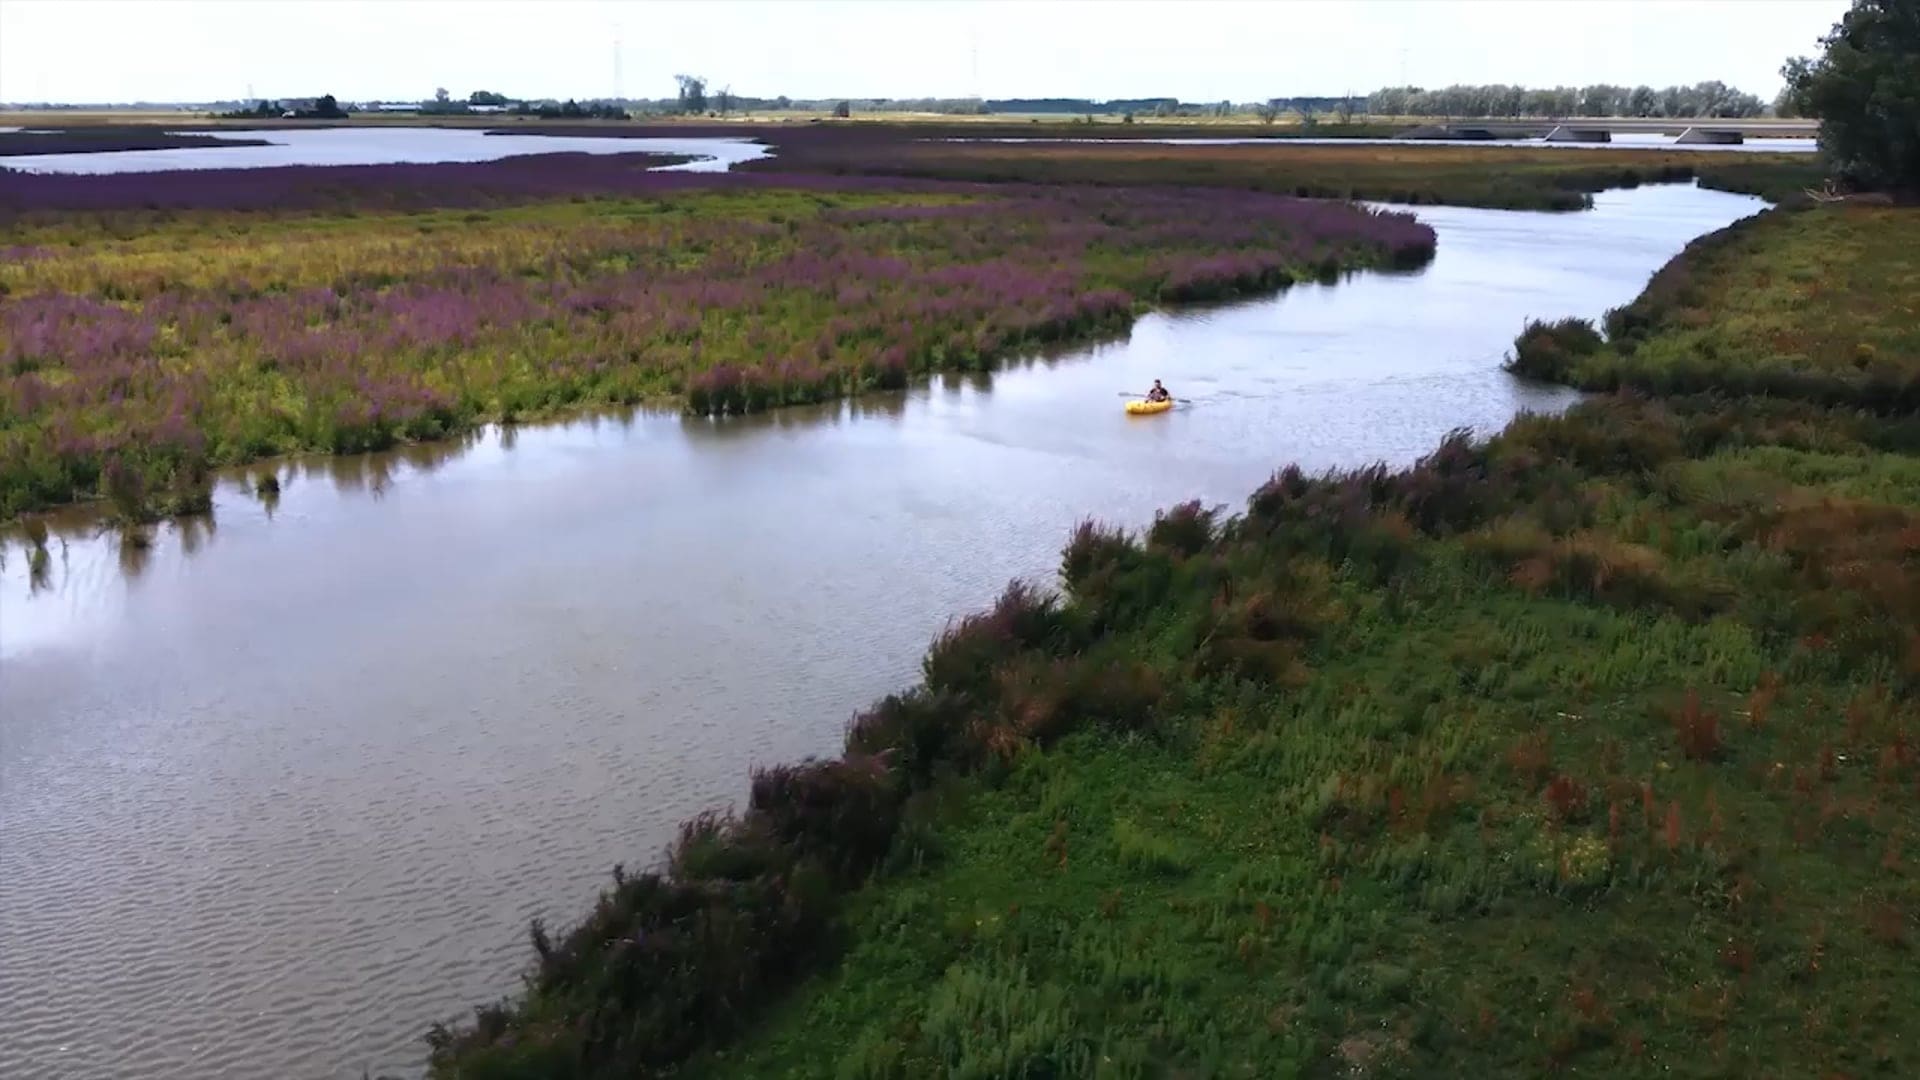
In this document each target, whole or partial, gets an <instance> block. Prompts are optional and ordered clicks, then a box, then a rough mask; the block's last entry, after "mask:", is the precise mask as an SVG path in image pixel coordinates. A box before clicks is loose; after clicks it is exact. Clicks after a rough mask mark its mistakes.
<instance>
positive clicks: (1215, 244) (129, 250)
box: [0, 155, 1433, 517]
mask: <svg viewBox="0 0 1920 1080" xmlns="http://www.w3.org/2000/svg"><path fill="white" fill-rule="evenodd" d="M1432 250H1433V233H1432V231H1431V230H1429V229H1428V228H1426V227H1425V226H1423V225H1420V224H1418V223H1416V222H1415V221H1413V220H1412V219H1411V218H1408V217H1405V216H1399V215H1388V214H1377V213H1372V212H1369V211H1366V210H1363V209H1360V208H1356V207H1352V206H1348V205H1344V204H1340V203H1328V202H1308V201H1302V200H1296V199H1289V198H1283V197H1276V196H1271V195H1264V194H1259V193H1252V192H1227V191H1218V190H1215V191H1188V190H1179V189H1145V188H1141V189H1088V188H1063V187H1040V186H1007V185H1002V186H995V187H975V186H967V185H953V184H934V183H924V182H906V181H898V182H896V181H886V180H873V179H839V178H820V177H801V178H789V177H781V176H767V175H760V176H753V177H729V176H695V175H691V174H663V173H648V172H645V171H643V170H642V169H641V168H640V167H638V166H636V165H634V164H633V163H631V162H628V161H626V160H625V159H622V158H583V157H580V156H575V155H565V156H558V155H557V156H554V157H550V158H543V159H542V158H519V159H510V160H508V161H502V162H493V163H487V164H483V165H446V166H391V167H383V166H375V167H364V168H346V169H304V168H298V169H275V170H235V171H232V172H205V173H194V174H158V175H149V176H141V177H130V176H102V177H42V176H25V175H21V174H6V173H0V251H4V252H5V253H6V256H7V257H6V259H5V260H4V262H0V517H5V516H10V515H12V514H16V513H19V512H21V511H24V510H31V509H34V508H38V507H43V506H48V505H52V504H57V503H62V502H69V501H73V500H76V499H82V498H87V497H90V496H93V495H95V494H97V493H99V492H100V490H101V488H102V485H103V478H104V477H131V478H132V483H133V484H134V486H136V487H137V488H139V489H140V490H144V491H155V492H158V491H164V490H166V489H168V488H169V487H172V486H175V485H178V484H179V483H181V482H182V481H183V480H184V479H186V478H189V477H195V476H199V475H202V474H204V471H205V470H206V468H207V467H209V466H216V465H223V464H233V463H238V462H243V461H248V460H252V459H257V458H261V457H265V456H269V455H274V454H281V453H290V452H297V451H308V450H319V451H332V452H353V451H360V450H368V449H377V448H381V447H385V446H390V445H392V444H394V443H396V442H400V441H405V440H415V439H427V438H435V437H439V436H442V435H445V434H448V433H449V432H452V431H455V430H459V429H461V428H464V427H468V426H471V425H473V424H475V423H479V422H482V421H486V420H490V419H513V418H518V417H523V416H532V415H539V414H543V413H549V412H552V411H555V410H558V409H563V408H568V407H575V406H590V405H597V404H631V403H635V402H639V401H643V400H674V401H678V402H681V403H683V404H684V406H685V408H686V409H688V410H689V411H690V412H693V413H698V414H718V413H735V412H748V411H753V410H758V409H765V408H772V407H777V406H780V405H785V404H792V403H800V402H810V401H819V400H823V399H826V398H830V397H835V396H840V395H846V394H855V393H860V392H862V391H865V390H869V389H875V388H890V387H899V386H903V385H905V384H906V382H907V381H908V379H909V378H910V377H912V376H913V375H915V374H917V373H922V372H928V371H933V370H938V369H955V368H985V367H988V366H990V365H991V364H992V363H993V362H994V361H995V360H996V359H998V358H1000V357H1003V356H1006V355H1008V354H1011V353H1013V352H1016V351H1019V350H1022V349H1028V348H1033V347H1037V346H1040V345H1043V344H1046V343H1049V342H1055V341H1061V340H1068V339H1072V338H1075V337H1078V336H1084V335H1087V334H1092V333H1097V332H1100V331H1103V330H1111V329H1117V328H1120V327H1124V326H1125V325H1127V324H1128V323H1129V322H1130V320H1131V319H1132V318H1133V317H1134V316H1135V315H1136V314H1137V313H1138V312H1139V311H1140V310H1141V309H1142V308H1143V307H1145V306H1147V305H1151V304H1153V303H1156V302H1161V301H1178V300H1197V299H1209V298H1220V297H1227V296H1232V295H1236V294H1241V293H1247V292H1252V291H1258V290H1265V289H1272V288H1276V287H1280V286H1283V285H1285V284H1287V283H1289V282H1292V281H1295V280H1301V279H1305V278H1313V277H1326V276H1328V275H1330V274H1334V273H1337V272H1338V271H1340V270H1343V269H1348V268H1359V267H1391V266H1412V265H1418V264H1419V263H1421V262H1424V261H1425V260H1426V259H1427V258H1429V257H1430V256H1431V254H1432Z"/></svg>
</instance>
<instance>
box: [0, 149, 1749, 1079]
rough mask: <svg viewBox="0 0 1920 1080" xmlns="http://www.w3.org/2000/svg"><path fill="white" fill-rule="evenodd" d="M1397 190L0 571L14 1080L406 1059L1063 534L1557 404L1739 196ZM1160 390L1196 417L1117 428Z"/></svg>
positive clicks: (4, 1058) (2, 942)
mask: <svg viewBox="0 0 1920 1080" xmlns="http://www.w3.org/2000/svg"><path fill="white" fill-rule="evenodd" d="M1595 203H1596V205H1595V208H1594V209H1593V210H1592V211H1590V212H1585V213H1577V214H1544V213H1516V212H1506V211H1492V210H1471V209H1456V208H1445V207H1422V208H1420V209H1419V211H1418V212H1419V214H1420V216H1421V217H1422V218H1424V219H1425V220H1427V221H1429V222H1430V223H1432V224H1433V225H1434V227H1435V228H1436V229H1437V230H1438V233H1439V254H1438V256H1437V257H1436V259H1435V260H1434V261H1433V263H1432V264H1431V265H1430V266H1428V267H1427V268H1425V269H1424V270H1422V271H1419V272H1417V273H1410V274H1363V275H1358V276H1355V277H1352V278H1350V279H1349V280H1346V281H1343V282H1341V283H1338V284H1335V285H1330V286H1319V285H1310V286H1303V287H1298V288H1295V289H1293V290H1290V291H1288V292H1286V293H1283V294H1281V295H1279V296H1277V297H1272V298H1268V299H1263V300H1256V301H1251V302H1246V303H1239V304H1235V305H1231V306H1226V307H1216V308H1210V309H1203V310H1189V311H1182V312H1175V313H1161V314H1154V315H1150V316H1148V317H1147V318H1145V319H1143V320H1142V321H1141V322H1140V323H1138V324H1137V325H1136V326H1135V328H1134V329H1133V332H1132V334H1131V335H1130V337H1128V338H1127V339H1126V340H1124V341H1114V342H1110V343H1107V344H1102V345H1098V346H1093V347H1088V348H1083V349H1079V350H1076V351H1073V352H1070V353H1067V354H1064V355H1061V356H1056V357H1051V358H1046V359H1034V360H1031V361H1025V362H1020V363H1016V364H1013V365H1011V366H1009V367H1008V368H1007V369H1006V370H1004V371H1002V372H1001V373H999V374H997V375H995V376H993V377H991V378H990V379H989V378H987V377H984V376H982V377H964V378H948V379H939V380H936V381H935V382H933V383H932V384H931V385H927V386H922V387H919V388H916V389H912V390H909V391H906V392H903V393H896V394H891V395H879V396H874V397H869V398H864V399H861V400H858V401H854V402H847V403H840V404H836V405H831V406H827V407H822V408H818V409H808V410H789V411H784V412H778V413H774V414H770V415H763V416H757V417H753V418H749V419H745V420H737V419H736V420H728V421H724V422H715V421H706V420H698V421H696V420H689V419H684V418H682V417H679V416H669V415H657V414H648V413H634V414H627V415H624V416H601V417H597V418H590V419H581V420H577V421H574V422H569V423H559V424H553V425H546V426H530V427H523V428H518V429H510V430H507V431H502V430H499V429H489V430H487V431H485V432H483V433H480V434H477V435H476V436H474V437H472V438H469V439H466V440H462V441H460V442H458V443H448V444H442V445H437V446H423V447H413V448H409V449H406V450H402V451H399V452H396V453H392V454H385V455H374V456H362V457H355V458H340V459H312V460H308V461H304V462H301V463H298V464H284V463H283V464H282V465H281V466H280V475H281V478H282V481H283V485H284V490H283V493H282V494H281V496H280V497H279V499H278V502H277V505H276V506H274V507H273V508H271V510H269V508H268V507H267V506H265V505H263V504H262V503H261V502H260V501H259V500H258V499H256V498H255V497H253V496H252V495H250V494H248V493H246V492H245V491H244V490H243V489H242V487H241V485H240V484H239V483H238V482H237V481H236V480H234V479H232V478H229V479H228V480H226V481H223V483H222V485H221V486H220V488H219V490H218V492H217V495H216V499H215V512H214V514H213V516H212V519H211V520H210V521H205V522H199V523H192V524H188V525H185V526H168V527H167V528H165V529H163V530H162V531H161V532H160V533H159V535H158V536H157V538H156V540H155V543H154V545H153V547H152V548H151V549H150V550H148V551H146V552H144V553H135V552H130V551H122V550H120V548H119V546H118V544H117V542H115V541H114V540H112V539H111V538H104V537H98V536H95V535H93V534H92V533H91V532H89V531H88V530H86V529H84V528H73V529H65V530H62V534H63V535H62V536H61V537H59V538H56V540H55V541H54V542H53V545H52V548H53V555H52V567H51V569H50V571H49V573H48V574H47V576H46V580H45V581H44V582H42V583H41V584H39V585H37V586H36V585H34V584H33V583H31V582H30V580H29V573H28V569H27V559H26V557H25V553H24V550H23V549H22V548H21V546H20V545H19V543H18V542H17V541H16V542H14V543H12V544H11V546H10V547H9V548H8V550H7V552H6V556H7V557H6V562H5V567H4V570H0V612H4V618H0V671H3V672H4V677H0V830H4V835H0V956H4V957H5V964H4V967H0V1075H4V1076H9V1077H13V1076H18V1077H34V1078H36V1080H42V1078H45V1080H55V1078H69V1077H70V1078H85V1080H113V1078H119V1077H141V1078H152V1080H168V1078H181V1080H185V1078H189V1077H191V1078H194V1080H202V1078H206V1077H255V1076H274V1077H303V1078H304V1077H316V1078H333V1077H338V1078H342V1080H346V1078H350V1077H358V1076H360V1074H361V1070H362V1069H367V1070H370V1071H372V1072H373V1073H374V1074H376V1075H377V1074H379V1073H380V1072H381V1071H382V1070H387V1071H391V1072H395V1073H402V1072H407V1071H413V1070H417V1068H418V1063H419V1061H420V1058H421V1054H422V1049H423V1048H422V1044H421V1043H420V1041H419V1038H420V1035H421V1033H422V1032H423V1031H424V1029H425V1028H426V1026H427V1024H428V1023H429V1022H431V1021H433V1020H435V1019H441V1018H447V1019H451V1018H454V1017H457V1016H461V1015H465V1010H466V1008H467V1006H469V1005H470V1004H473V1003H477V1002H480V1001H483V1000H488V999H491V998H494V997H497V996H498V995H501V994H503V993H508V992H511V991H512V990H513V989H514V988H515V986H516V973H517V971H518V969H519V967H520V965H521V964H522V962H523V961H524V960H525V959H526V958H527V957H528V955H530V950H529V949H528V947H527V946H526V932H525V927H526V922H527V920H528V919H529V918H531V917H533V916H536V915H538V916H545V917H546V918H548V919H549V920H550V922H555V923H560V924H564V923H569V922H571V921H572V920H573V919H575V918H576V917H577V916H579V915H580V914H582V913H584V911H585V910H586V908H587V906H588V904H589V903H590V902H591V900H592V897H593V894H594V892H595V890H596V889H597V888H598V887H599V886H600V885H601V884H602V883H603V882H604V881H605V880H606V877H607V872H608V870H609V868H610V867H612V866H613V865H614V864H615V863H619V862H624V863H626V864H628V865H629V866H638V865H641V864H645V863H648V862H650V861H652V859H654V858H655V857H656V856H657V855H658V854H659V852H660V851H661V849H662V847H663V845H664V844H665V843H666V842H667V841H668V840H669V839H670V837H671V835H672V833H673V831H674V828H675V825H676V823H677V822H678V821H680V820H681V819H683V818H685V817H686V816H688V815H689V814H691V813H693V812H695V811H698V810H700V809H702V808H706V807H710V806H714V805H717V804H723V803H726V802H728V801H730V800H733V799H737V798H738V797H740V796H741V795H742V794H743V792H744V789H745V779H746V774H747V770H748V768H749V766H751V765H754V764H756V763H761V764H764V763H773V762H780V761H786V760H792V759H796V758H799V757H802V756H804V755H807V754H817V753H830V752H833V751H835V750H836V749H837V747H838V743H839V739H840V734H841V731H842V727H843V725H844V723H845V722H846V720H847V718H848V716H849V715H850V714H851V713H852V712H853V711H854V710H855V709H856V708H859V707H860V706H862V705H864V704H866V703H868V702H869V701H871V700H872V699H874V698H876V697H878V696H879V695H881V694H883V693H885V692H887V691H889V690H893V689H897V688H900V687H902V686H904V685H906V684H908V683H910V682H911V681H913V679H914V678H915V674H916V665H917V662H918V658H919V656H920V653H921V651H922V649H923V648H924V646H925V645H926V643H927V641H928V639H929V638H930V636H931V635H932V634H933V633H934V632H935V631H937V630H938V629H939V627H940V626H941V624H942V623H943V622H944V621H945V620H946V619H947V618H948V617H949V616H950V615H953V614H956V613H963V612H966V611H969V610H973V609H976V608H979V607H980V606H982V605H983V604H985V603H987V602H988V601H990V600H991V598H992V597H993V595H994V594H995V593H996V592H997V591H998V590H999V589H1000V587H1001V586H1002V585H1003V584H1004V583H1005V582H1006V581H1007V580H1008V579H1009V578H1010V577H1014V576H1039V577H1046V576H1048V575H1050V574H1051V573H1052V571H1053V568H1054V566H1055V562H1056V558H1057V552H1058V550H1059V548H1060V545H1061V544H1062V543H1064V542H1065V540H1066V537H1067V534H1068V531H1069V529H1070V528H1071V526H1072V525H1073V524H1074V523H1075V522H1076V521H1077V520H1079V519H1080V518H1082V517H1084V516H1088V515H1093V516H1097V517H1100V518H1102V519H1105V520H1109V521H1117V522H1121V523H1125V524H1132V525H1138V524H1143V523H1145V522H1146V521H1148V520H1150V518H1151V515H1152V512H1153V511H1154V510H1155V509H1157V508H1160V507H1164V506H1167V505H1170V504H1172V503H1174V502H1177V501H1180V500H1183V499H1187V498H1191V497H1199V498H1203V499H1205V500H1208V501H1210V502H1220V503H1228V504H1230V505H1232V506H1234V507H1236V508H1237V507H1238V506H1239V505H1240V504H1241V501H1242V500H1243V499H1244V498H1245V496H1246V495H1247V494H1248V493H1249V492H1250V491H1251V490H1252V489H1253V488H1254V487H1256V486H1257V485H1258V484H1260V483H1261V482H1262V481H1263V480H1265V479H1266V478H1267V477H1268V476H1269V475H1270V474H1271V473H1272V471H1273V470H1274V469H1275V468H1276V467H1278V466H1280V465H1282V464H1284V463H1286V462H1289V461H1296V462H1299V463H1301V464H1303V465H1305V466H1308V467H1311V468H1314V469H1319V468H1325V467H1330V466H1351V465H1359V464H1364V463H1368V462H1371V461H1375V460H1381V459H1384V460H1387V461H1389V462H1395V463H1404V462H1407V461H1410V460H1411V459H1413V458H1414V457H1416V456H1418V455H1419V454H1421V453H1423V452H1425V451H1426V450H1427V449H1429V448H1431V447H1432V446H1433V444H1434V443H1435V442H1436V441H1437V440H1438V439H1439V438H1440V436H1441V435H1442V434H1443V433H1444V432H1446V431H1447V430H1448V429H1449V428H1452V427H1454V426H1456V425H1473V426H1475V427H1477V428H1479V429H1481V430H1483V431H1491V430H1494V429H1497V428H1499V427H1500V426H1501V425H1503V424H1504V423H1505V422H1506V421H1507V420H1508V419H1509V418H1511V417H1512V416H1513V415H1514V414H1515V413H1516V412H1518V411H1520V410H1522V409H1534V410H1553V409H1558V408H1562V407H1564V406H1565V405H1567V404H1568V403H1569V402H1570V401H1572V400H1574V396H1573V395H1572V394H1570V393H1568V392H1566V391H1561V390H1555V389H1550V388H1542V387H1532V386H1527V385H1523V384H1521V383H1520V382H1518V381H1516V380H1514V379H1512V378H1510V377H1508V376H1507V375H1505V374H1504V373H1502V372H1501V371H1500V370H1499V368H1498V364H1499V361H1500V357H1501V354H1502V352H1503V351H1504V349H1505V348H1506V346H1507V345H1508V343H1509V342H1510V341H1511V340H1512V338H1513V336H1514V334H1515V333H1516V332H1517V331H1518V330H1519V329H1520V327H1521V324H1522V322H1523V320H1524V319H1526V318H1527V317H1528V316H1550V317H1558V316H1562V315H1589V316H1593V315H1598V314H1600V313H1601V312H1602V311H1603V310H1604V309H1605V308H1607V307H1609V306H1612V305H1616V304H1619V303H1622V302H1624V301H1626V300H1628V299H1630V298H1632V297H1633V296H1634V295H1635V294H1636V293H1637V292H1638V291H1639V290H1640V288H1641V287H1642V286H1643V285H1644V283H1645V282H1646V279H1647V277H1648V275H1649V274H1650V273H1651V272H1652V271H1653V270H1654V269H1656V268H1657V267H1659V266H1660V265H1661V264H1662V263H1663V262H1664V261H1665V260H1666V259H1668V258H1669V257H1671V256H1672V255H1673V254H1675V253H1676V252H1678V251H1679V250H1680V249H1681V247H1682V246H1683V245H1684V244H1685V243H1686V242H1687V241H1688V240H1690V239H1692V238H1693V237H1695V236H1698V235H1700V234H1701V233H1704V232H1707V231H1709V230H1712V229H1714V228H1718V227H1720V226H1723V225H1726V224H1728V223H1730V222H1732V221H1734V220H1736V219H1738V218H1740V217H1743V216H1746V215H1748V214H1751V213H1754V212H1756V211H1758V210H1759V209H1761V207H1762V205H1763V204H1762V203H1760V202H1759V201H1758V200H1755V199H1750V198H1746V197H1742V196H1736V195H1728V194H1724V193H1719V192H1711V191H1703V190H1699V189H1696V188H1692V187H1686V186H1662V187H1644V188H1640V189H1638V190H1634V191H1620V192H1608V193H1603V194H1601V195H1599V196H1597V197H1596V200H1595ZM1154 378H1161V379H1164V380H1165V381H1166V383H1167V385H1168V386H1169V387H1170V388H1171V389H1172V390H1173V391H1174V393H1175V394H1176V395H1180V396H1182V397H1187V398H1191V399H1192V402H1191V404H1189V405H1183V406H1182V407H1180V408H1176V409H1175V410H1174V411H1173V412H1171V413H1168V414H1165V415H1162V416H1158V417H1128V416H1126V415H1124V414H1123V413H1122V411H1121V409H1120V404H1121V403H1120V398H1119V396H1118V395H1119V393H1120V392H1121V391H1125V390H1134V389H1138V388H1141V387H1143V386H1145V385H1146V384H1147V383H1149V382H1150V381H1151V380H1152V379H1154Z"/></svg>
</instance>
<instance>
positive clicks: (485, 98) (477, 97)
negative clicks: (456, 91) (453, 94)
mask: <svg viewBox="0 0 1920 1080" xmlns="http://www.w3.org/2000/svg"><path fill="white" fill-rule="evenodd" d="M506 103H507V95H505V94H496V93H494V92H493V91H491V90H475V91H474V92H473V93H471V94H468V95H467V104H469V105H505V104H506Z"/></svg>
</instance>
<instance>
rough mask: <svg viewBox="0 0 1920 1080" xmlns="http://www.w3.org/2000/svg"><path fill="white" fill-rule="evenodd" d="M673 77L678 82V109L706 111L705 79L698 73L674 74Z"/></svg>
mask: <svg viewBox="0 0 1920 1080" xmlns="http://www.w3.org/2000/svg"><path fill="white" fill-rule="evenodd" d="M673 78H674V81H675V82H678V83H679V84H680V111H681V112H683V113H703V112H706V111H707V80H705V79H703V78H701V77H700V76H698V75H675V76H674V77H673Z"/></svg>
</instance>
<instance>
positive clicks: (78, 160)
mask: <svg viewBox="0 0 1920 1080" xmlns="http://www.w3.org/2000/svg"><path fill="white" fill-rule="evenodd" d="M207 134H212V135H214V136H215V137H217V138H218V137H228V138H234V139H265V140H267V141H268V142H269V143H270V144H271V145H267V146H185V147H175V148H173V149H170V150H106V151H101V152H99V153H76V154H16V155H11V156H4V157H0V168H9V169H18V170H21V171H23V172H37V173H88V174H94V173H126V172H165V171H169V170H175V169H268V168H274V167H277V166H283V165H395V164H434V163H439V162H449V161H496V160H498V159H500V158H506V157H519V156H522V155H525V154H566V153H577V154H670V155H674V156H685V155H689V154H690V155H693V156H694V160H692V161H687V162H681V163H679V164H675V165H666V166H662V168H663V169H681V170H688V171H701V172H725V171H726V170H728V169H730V168H732V167H733V166H735V165H739V164H741V163H743V162H748V161H754V160H757V159H759V158H762V157H765V156H766V155H767V153H768V147H767V146H766V145H764V144H762V143H757V142H752V141H750V140H748V139H745V138H739V139H727V138H659V139H653V138H646V139H640V138H636V139H626V138H619V137H617V136H607V137H596V136H590V135H489V134H488V133H487V132H485V131H482V130H479V129H477V128H433V127H354V128H344V127H342V128H325V127H323V128H299V129H289V128H267V129H262V130H258V131H255V130H248V129H241V128H223V129H221V130H220V131H217V132H208V133H207Z"/></svg>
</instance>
